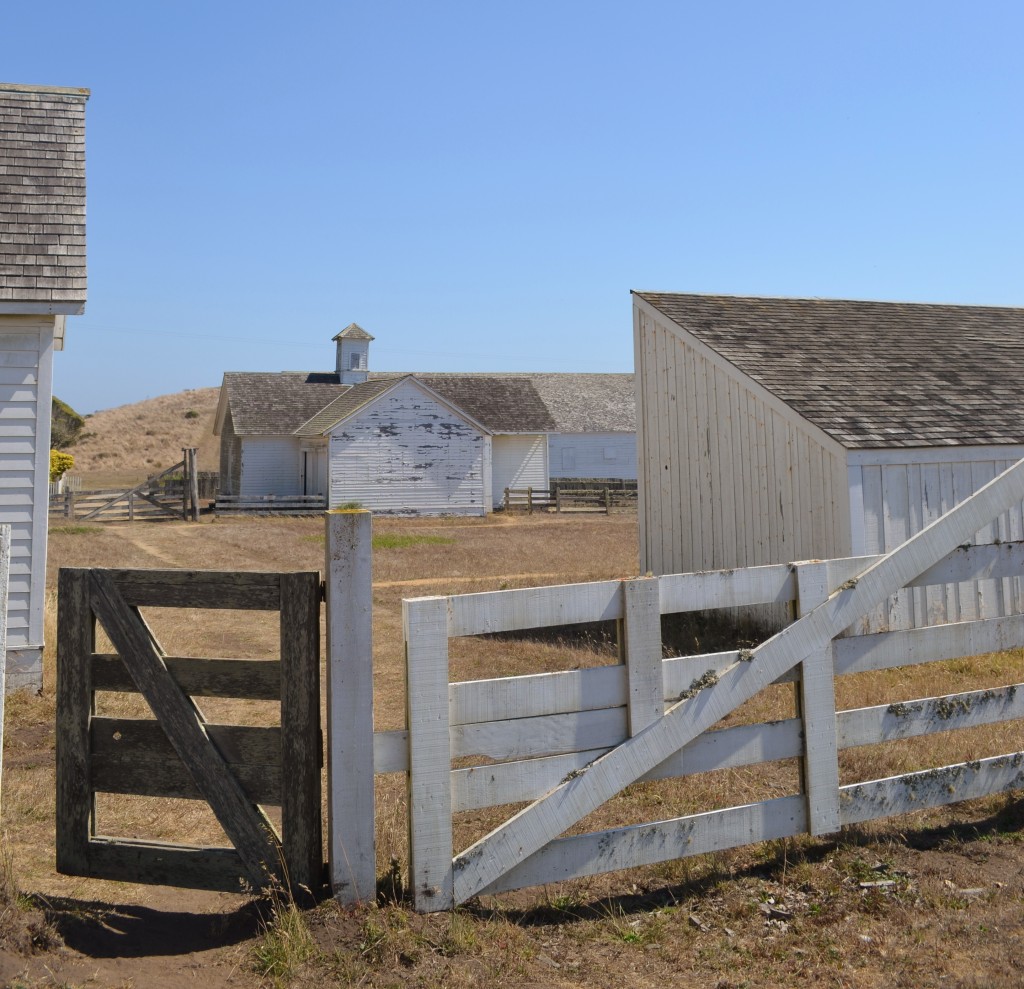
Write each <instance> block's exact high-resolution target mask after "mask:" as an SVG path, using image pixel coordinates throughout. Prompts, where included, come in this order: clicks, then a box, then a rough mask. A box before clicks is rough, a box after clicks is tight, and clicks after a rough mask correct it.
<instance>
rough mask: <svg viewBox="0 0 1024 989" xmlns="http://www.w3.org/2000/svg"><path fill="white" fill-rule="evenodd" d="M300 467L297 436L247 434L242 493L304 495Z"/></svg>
mask: <svg viewBox="0 0 1024 989" xmlns="http://www.w3.org/2000/svg"><path fill="white" fill-rule="evenodd" d="M300 470H301V468H300V464H299V441H298V440H297V439H296V438H295V437H294V436H245V437H243V438H242V468H241V482H240V484H239V490H238V494H240V495H271V494H272V495H300V494H302V479H301V476H300Z"/></svg>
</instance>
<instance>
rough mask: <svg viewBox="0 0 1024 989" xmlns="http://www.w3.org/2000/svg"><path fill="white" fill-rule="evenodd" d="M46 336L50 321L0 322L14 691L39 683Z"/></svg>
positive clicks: (0, 501)
mask: <svg viewBox="0 0 1024 989" xmlns="http://www.w3.org/2000/svg"><path fill="white" fill-rule="evenodd" d="M53 334H54V320H53V318H52V317H39V316H36V317H32V316H2V317H0V523H10V525H11V578H10V596H9V598H8V607H7V614H8V618H7V649H8V668H9V670H10V669H11V668H12V663H13V668H14V669H15V670H16V671H17V676H10V677H9V678H8V687H9V688H14V689H17V688H18V687H20V686H32V685H34V684H35V683H36V682H37V681H38V683H39V684H40V685H41V682H42V681H41V666H40V665H39V653H40V650H41V649H42V646H43V598H44V595H43V590H44V587H45V581H46V535H47V500H48V490H49V479H50V477H49V453H50V398H51V380H52V361H53ZM37 506H38V507H37Z"/></svg>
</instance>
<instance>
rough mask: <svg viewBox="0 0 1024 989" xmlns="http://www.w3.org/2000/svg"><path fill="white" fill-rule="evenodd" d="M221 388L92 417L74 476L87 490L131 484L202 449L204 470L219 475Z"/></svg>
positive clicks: (77, 448) (77, 447)
mask: <svg viewBox="0 0 1024 989" xmlns="http://www.w3.org/2000/svg"><path fill="white" fill-rule="evenodd" d="M219 394H220V389H219V388H196V389H189V390H188V391H183V392H177V393H176V394H173V395H160V396H158V397H157V398H149V399H146V401H144V402H136V403H134V404H132V405H121V406H118V407H117V408H114V409H104V410H102V411H100V412H95V413H93V414H92V415H91V416H87V417H86V420H85V428H84V429H83V430H82V432H81V433H80V434H79V437H78V439H77V441H76V442H75V443H74V444H73V445H72V446H70V447H68V448H67V452H68V453H70V454H71V455H72V456H73V457H74V458H75V466H74V468H73V470H72V472H71V473H73V474H81V475H82V477H83V481H84V483H85V486H86V487H107V486H116V485H120V484H122V483H123V484H130V483H134V482H136V481H139V480H142V479H143V478H145V477H146V476H148V475H150V474H154V473H157V472H159V471H161V470H163V469H165V468H167V467H170V466H171V465H172V464H175V463H177V462H178V461H179V460H181V451H182V448H183V447H189V446H194V447H196V448H197V449H198V451H199V452H198V458H199V469H200V470H217V468H218V463H219V456H220V454H219V441H218V438H217V437H215V436H214V435H213V419H214V414H215V413H216V411H217V398H218V396H219Z"/></svg>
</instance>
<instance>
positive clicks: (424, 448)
mask: <svg viewBox="0 0 1024 989" xmlns="http://www.w3.org/2000/svg"><path fill="white" fill-rule="evenodd" d="M486 447H487V436H486V434H485V433H483V432H482V430H481V429H480V428H479V427H478V426H477V425H476V424H474V423H473V422H471V421H470V420H468V419H466V418H464V417H462V416H460V415H458V414H457V413H455V412H454V411H453V410H452V409H451V408H450V407H449V406H447V405H445V404H444V403H443V402H441V401H439V400H438V399H436V398H434V397H433V396H432V395H431V394H430V393H429V392H427V391H426V390H425V389H424V388H422V387H421V386H420V385H419V384H418V383H417V382H415V381H412V380H408V381H403V382H401V383H400V384H398V385H396V386H395V387H394V388H392V389H391V390H390V391H388V392H386V393H385V394H384V395H382V396H381V397H380V398H379V399H377V400H376V401H374V402H372V403H371V404H370V405H369V406H368V407H367V408H365V409H363V410H361V411H360V412H358V413H357V414H355V415H353V416H351V417H349V418H348V419H345V420H343V421H342V422H340V423H338V424H337V425H336V426H335V427H334V428H333V429H332V430H331V432H330V445H329V449H330V463H329V468H328V470H329V474H330V501H331V507H332V508H333V507H337V506H339V505H344V504H347V503H350V502H356V503H358V504H360V505H362V506H363V507H364V508H368V509H370V510H371V511H373V512H376V513H392V514H411V515H484V514H485V513H486V512H487V511H488V509H489V507H490V506H489V505H488V504H487V502H486V499H485V477H484V471H485V466H486Z"/></svg>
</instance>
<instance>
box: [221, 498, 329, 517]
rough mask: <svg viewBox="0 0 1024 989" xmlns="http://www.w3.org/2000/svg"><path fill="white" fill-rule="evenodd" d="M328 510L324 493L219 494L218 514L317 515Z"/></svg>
mask: <svg viewBox="0 0 1024 989" xmlns="http://www.w3.org/2000/svg"><path fill="white" fill-rule="evenodd" d="M326 510H327V499H326V498H325V497H324V496H323V495H218V496H217V500H216V502H214V511H215V512H216V513H217V514H218V515H316V514H319V513H320V512H324V511H326Z"/></svg>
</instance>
